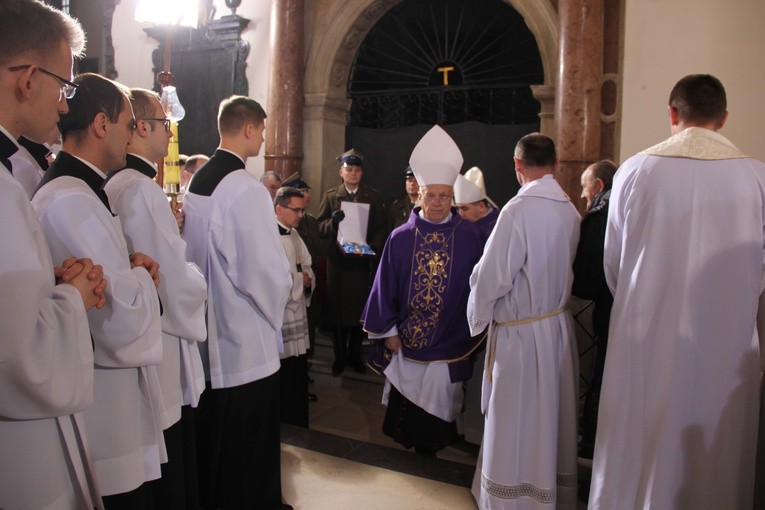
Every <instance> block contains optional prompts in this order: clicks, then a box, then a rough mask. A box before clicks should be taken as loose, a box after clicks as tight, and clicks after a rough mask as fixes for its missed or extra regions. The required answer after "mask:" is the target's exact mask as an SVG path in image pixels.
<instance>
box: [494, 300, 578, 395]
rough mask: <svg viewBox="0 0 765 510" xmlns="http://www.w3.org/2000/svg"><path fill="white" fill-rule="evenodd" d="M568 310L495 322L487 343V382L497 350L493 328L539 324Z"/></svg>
mask: <svg viewBox="0 0 765 510" xmlns="http://www.w3.org/2000/svg"><path fill="white" fill-rule="evenodd" d="M566 310H568V307H565V306H564V307H563V308H561V309H559V310H555V311H554V312H550V313H546V314H544V315H537V316H536V317H527V318H526V319H518V320H515V321H505V322H496V321H494V322H493V323H492V325H491V328H492V331H491V336H490V337H489V338H490V341H489V360H488V363H487V365H486V368H487V370H486V376H487V377H488V378H489V382H492V380H493V378H492V375H491V374H492V372H493V371H494V351H495V350H496V348H497V335H496V332H495V331H494V329H495V328H498V327H511V326H523V325H524V324H531V323H533V322H539V321H543V320H545V319H549V318H550V317H555V316H556V315H559V314H561V313H563V312H565V311H566Z"/></svg>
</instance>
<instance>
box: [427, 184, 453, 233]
mask: <svg viewBox="0 0 765 510" xmlns="http://www.w3.org/2000/svg"><path fill="white" fill-rule="evenodd" d="M453 199H454V188H453V187H452V186H448V185H446V184H431V185H430V186H422V187H421V188H420V204H422V212H423V214H424V215H425V218H426V219H427V220H429V221H432V222H434V223H441V222H442V221H444V220H445V219H446V217H447V216H448V215H449V211H450V210H451V207H452V200H453Z"/></svg>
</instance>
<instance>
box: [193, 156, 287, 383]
mask: <svg viewBox="0 0 765 510" xmlns="http://www.w3.org/2000/svg"><path fill="white" fill-rule="evenodd" d="M183 210H184V212H185V214H186V219H185V222H184V227H183V237H184V239H185V240H186V243H187V248H186V255H187V258H188V260H190V261H192V262H195V263H196V264H197V265H198V266H199V267H200V268H201V269H202V272H203V274H204V275H205V278H207V288H208V302H207V328H208V338H207V342H206V344H207V345H206V349H205V346H204V344H202V345H200V348H201V350H202V358H203V362H205V363H206V364H207V366H206V371H207V376H208V377H209V380H210V383H211V386H212V387H213V388H230V387H233V386H239V385H242V384H246V383H249V382H253V381H258V380H260V379H263V378H265V377H268V376H270V375H272V374H274V373H276V371H277V370H279V366H280V364H279V343H280V338H281V328H282V321H283V319H284V309H285V306H286V305H287V300H288V298H289V295H290V290H291V289H292V276H291V275H290V270H289V264H288V262H287V257H286V256H285V255H284V248H283V247H282V243H281V241H280V240H279V232H278V229H277V227H276V220H275V218H274V208H273V202H272V201H271V197H270V196H269V195H268V191H267V190H266V188H265V187H264V186H263V185H262V184H260V182H258V180H257V178H255V177H254V176H253V175H252V174H250V173H248V172H247V171H246V170H244V169H242V170H235V171H233V172H231V173H229V174H228V175H226V177H224V178H223V179H222V180H221V181H220V183H219V184H218V185H217V187H216V188H215V190H214V191H213V193H212V195H211V196H203V195H197V194H195V193H189V192H187V193H186V196H185V197H184V202H183Z"/></svg>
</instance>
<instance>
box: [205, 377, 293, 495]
mask: <svg viewBox="0 0 765 510" xmlns="http://www.w3.org/2000/svg"><path fill="white" fill-rule="evenodd" d="M196 417H197V419H196V426H197V467H198V472H199V491H200V496H201V501H202V506H203V507H204V508H205V509H211V510H212V509H219V508H220V509H235V510H242V509H247V508H251V509H257V510H270V509H276V508H280V507H281V505H282V489H281V458H280V456H281V450H280V423H279V374H278V372H277V373H275V374H273V375H270V376H268V377H265V378H263V379H260V380H258V381H254V382H251V383H247V384H243V385H241V386H235V387H233V388H220V389H212V388H211V387H210V383H209V382H208V383H207V388H206V389H205V392H204V393H203V394H202V397H201V399H200V401H199V407H198V408H197V412H196Z"/></svg>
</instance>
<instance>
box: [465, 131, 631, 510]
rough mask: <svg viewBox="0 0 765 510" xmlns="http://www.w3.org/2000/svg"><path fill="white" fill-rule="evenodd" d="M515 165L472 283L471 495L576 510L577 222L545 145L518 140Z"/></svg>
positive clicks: (531, 137) (486, 504)
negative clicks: (479, 432) (481, 349)
mask: <svg viewBox="0 0 765 510" xmlns="http://www.w3.org/2000/svg"><path fill="white" fill-rule="evenodd" d="M514 161H515V173H516V177H517V178H518V182H519V183H520V184H521V189H520V190H519V191H518V194H517V195H516V196H515V197H514V198H513V199H512V200H510V202H508V203H507V204H506V205H505V207H503V208H502V211H501V212H500V213H499V218H498V220H497V224H496V225H495V226H494V231H493V232H492V234H491V237H490V238H489V240H488V242H487V244H486V247H485V248H484V251H483V256H482V257H481V260H480V262H479V263H478V264H476V266H475V268H474V269H473V274H471V275H470V300H469V301H468V307H467V318H468V322H469V323H470V331H471V332H472V333H474V334H479V333H481V332H483V331H484V330H485V329H486V328H489V335H488V340H487V342H488V344H487V346H486V364H485V368H484V376H483V392H482V398H481V401H482V405H481V410H482V411H483V413H484V415H485V417H486V422H485V427H484V435H483V442H482V444H481V450H480V453H479V455H478V465H477V469H476V473H475V477H474V478H473V496H474V497H475V499H476V502H477V503H478V507H479V508H481V509H490V508H491V509H499V508H545V507H547V506H548V505H549V508H560V509H574V508H576V480H577V465H576V421H577V420H576V417H577V402H578V400H577V398H578V395H577V382H578V374H577V369H578V363H579V358H578V354H577V348H576V343H575V342H576V339H575V337H574V328H573V320H572V318H571V312H569V310H568V308H567V306H568V301H569V297H570V294H571V281H572V280H573V274H572V271H571V264H572V263H573V261H574V254H575V253H576V246H577V241H578V240H579V213H577V211H576V208H575V207H574V205H573V204H572V203H571V201H570V200H569V198H568V196H567V195H566V193H565V192H564V191H563V190H562V189H561V187H560V185H559V184H558V183H557V181H556V180H555V179H554V178H553V175H554V173H555V168H556V166H557V156H556V151H555V143H554V142H553V141H552V140H551V139H550V138H549V137H547V136H545V135H542V134H540V133H531V134H528V135H526V136H524V137H522V138H521V139H520V140H519V141H518V143H517V144H516V147H515V158H514ZM618 507H619V506H618V505H617V506H615V507H613V508H618Z"/></svg>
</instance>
